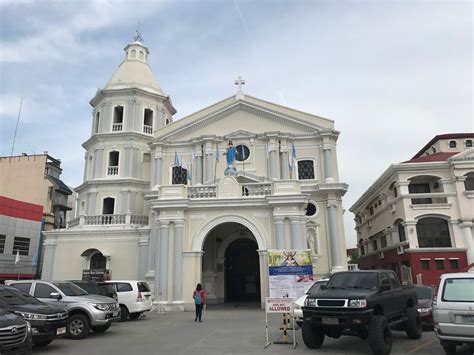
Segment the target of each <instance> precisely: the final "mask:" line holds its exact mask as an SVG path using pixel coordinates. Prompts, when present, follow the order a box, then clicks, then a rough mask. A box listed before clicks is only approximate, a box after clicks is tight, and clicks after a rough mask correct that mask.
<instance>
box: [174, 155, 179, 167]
mask: <svg viewBox="0 0 474 355" xmlns="http://www.w3.org/2000/svg"><path fill="white" fill-rule="evenodd" d="M174 166H180V164H179V158H178V153H176V152H174Z"/></svg>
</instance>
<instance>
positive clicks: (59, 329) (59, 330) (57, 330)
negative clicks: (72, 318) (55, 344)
mask: <svg viewBox="0 0 474 355" xmlns="http://www.w3.org/2000/svg"><path fill="white" fill-rule="evenodd" d="M63 334H66V327H61V328H58V329H56V335H63Z"/></svg>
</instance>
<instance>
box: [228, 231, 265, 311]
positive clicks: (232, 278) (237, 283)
mask: <svg viewBox="0 0 474 355" xmlns="http://www.w3.org/2000/svg"><path fill="white" fill-rule="evenodd" d="M257 249H258V245H257V243H256V242H254V241H253V240H250V239H237V240H235V241H233V242H232V243H231V244H230V245H229V246H228V247H227V249H226V251H225V262H224V266H225V275H224V279H225V301H226V302H241V301H255V302H258V301H260V270H259V263H258V253H257Z"/></svg>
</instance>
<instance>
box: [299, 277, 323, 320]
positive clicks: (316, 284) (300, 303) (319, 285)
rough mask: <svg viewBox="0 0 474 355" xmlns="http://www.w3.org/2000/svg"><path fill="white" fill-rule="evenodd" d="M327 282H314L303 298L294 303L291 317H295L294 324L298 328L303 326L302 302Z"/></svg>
mask: <svg viewBox="0 0 474 355" xmlns="http://www.w3.org/2000/svg"><path fill="white" fill-rule="evenodd" d="M328 281H329V279H328V278H326V279H320V280H317V281H315V282H314V283H313V284H312V285H311V287H310V288H309V289H308V291H306V293H305V294H304V295H303V296H301V297H300V298H298V299H297V300H296V301H295V304H294V307H293V309H294V314H293V316H294V317H295V322H296V324H298V326H299V327H301V326H302V325H303V306H304V301H305V300H306V297H307V296H308V295H309V294H310V293H312V292H316V291H317V290H319V289H320V288H321V286H322V285H326V284H327V282H328Z"/></svg>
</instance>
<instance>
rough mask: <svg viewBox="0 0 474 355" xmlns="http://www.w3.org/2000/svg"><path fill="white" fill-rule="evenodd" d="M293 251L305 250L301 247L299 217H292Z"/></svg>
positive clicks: (291, 235)
mask: <svg viewBox="0 0 474 355" xmlns="http://www.w3.org/2000/svg"><path fill="white" fill-rule="evenodd" d="M290 237H291V249H303V248H302V245H301V224H300V221H299V218H298V217H290Z"/></svg>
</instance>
